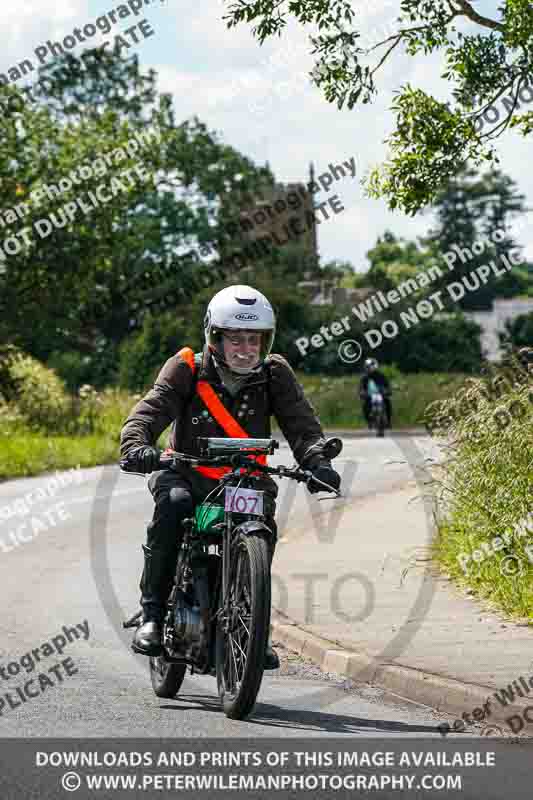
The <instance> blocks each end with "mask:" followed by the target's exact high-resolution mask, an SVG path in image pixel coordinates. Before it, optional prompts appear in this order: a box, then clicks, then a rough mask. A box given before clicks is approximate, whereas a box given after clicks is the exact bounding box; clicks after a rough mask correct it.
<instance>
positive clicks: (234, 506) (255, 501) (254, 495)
mask: <svg viewBox="0 0 533 800" xmlns="http://www.w3.org/2000/svg"><path fill="white" fill-rule="evenodd" d="M263 494H264V493H263V492H256V491H255V489H237V488H235V487H233V486H227V487H226V495H225V505H224V509H225V510H226V511H236V512H237V513H238V514H262V513H263Z"/></svg>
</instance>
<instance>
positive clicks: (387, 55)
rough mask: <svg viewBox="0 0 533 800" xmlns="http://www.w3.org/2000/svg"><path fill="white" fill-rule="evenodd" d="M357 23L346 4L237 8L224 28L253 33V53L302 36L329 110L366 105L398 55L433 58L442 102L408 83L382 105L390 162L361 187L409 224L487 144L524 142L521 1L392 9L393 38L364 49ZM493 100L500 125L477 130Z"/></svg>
mask: <svg viewBox="0 0 533 800" xmlns="http://www.w3.org/2000/svg"><path fill="white" fill-rule="evenodd" d="M362 13H364V8H362V4H361V3H358V2H357V1H355V2H352V0H238V2H236V3H233V4H232V5H231V6H230V8H229V10H228V13H227V14H226V15H225V17H224V18H225V19H226V20H227V24H228V27H232V26H235V25H238V24H242V23H255V25H254V27H253V29H252V32H253V34H254V35H255V36H256V38H257V39H258V40H259V42H260V43H261V44H262V43H263V42H264V41H265V40H266V39H268V38H269V37H271V36H275V35H281V34H282V33H283V31H284V29H285V28H286V27H287V24H288V22H289V21H293V20H296V21H297V22H298V23H299V24H300V25H301V26H302V27H306V26H311V29H312V33H314V34H315V35H311V36H310V42H311V44H312V47H313V50H312V52H313V53H314V54H316V56H317V63H316V66H315V68H314V70H313V72H312V78H313V81H314V83H315V84H316V85H317V86H318V87H320V88H322V90H323V92H324V96H325V99H326V100H328V101H329V102H335V103H336V104H337V106H338V108H342V107H343V106H345V105H346V106H347V107H348V108H350V109H351V108H353V107H354V105H355V104H356V103H358V102H361V103H369V102H370V101H371V100H372V98H373V97H374V96H375V95H376V92H377V79H378V77H379V72H380V70H381V69H382V68H383V65H384V64H385V63H386V62H387V61H389V60H390V59H391V58H393V56H394V55H395V53H397V52H399V51H400V50H403V52H404V53H406V54H407V55H408V56H410V57H413V58H415V57H417V56H422V57H424V56H425V57H427V58H430V57H432V56H433V54H435V53H437V52H439V53H440V55H441V56H442V57H443V61H445V64H446V66H445V68H444V71H443V73H442V77H443V78H444V79H445V80H447V81H448V84H449V88H450V101H449V102H446V101H444V100H441V99H436V98H435V97H433V96H432V95H431V94H428V93H427V92H426V91H424V90H423V89H422V88H420V87H416V86H412V85H410V84H409V83H407V84H404V85H403V86H402V88H401V89H400V90H399V91H398V92H397V94H396V96H395V99H394V103H393V105H392V109H393V111H394V112H395V113H396V128H395V130H394V131H393V132H392V134H391V136H390V138H389V140H388V142H389V145H390V154H389V157H388V159H387V160H386V161H385V163H384V164H383V165H382V166H381V168H378V169H376V170H374V171H373V173H372V174H371V175H370V177H369V180H368V184H367V186H368V190H369V192H370V194H371V195H373V196H384V197H386V198H387V201H388V204H389V206H390V208H401V209H403V210H404V211H405V212H406V213H409V214H414V213H416V212H417V211H418V210H420V209H421V208H423V207H424V206H425V205H427V204H428V203H429V202H430V201H431V200H432V199H433V198H434V197H435V195H436V194H437V192H438V191H439V190H440V188H441V186H442V183H443V181H446V180H448V179H450V178H452V177H453V176H454V175H455V174H456V173H457V171H458V170H459V168H460V167H461V166H462V165H463V164H465V163H466V162H467V161H469V160H470V161H471V162H472V163H473V164H475V165H479V164H481V163H484V162H486V160H492V161H496V160H497V156H496V152H495V150H494V146H493V145H492V140H493V139H495V138H496V137H497V136H499V135H501V134H502V133H503V132H504V131H505V130H506V129H507V128H508V127H516V128H517V130H518V131H519V132H520V133H521V134H523V135H524V136H527V135H529V134H530V133H531V132H532V131H533V112H532V111H529V112H528V111H526V112H525V113H524V112H523V109H521V108H520V102H521V100H523V101H524V102H528V100H527V99H526V97H527V96H528V92H529V100H530V99H531V96H530V95H531V88H529V82H530V77H531V74H532V73H533V6H532V4H531V2H530V0H502V2H500V4H499V6H498V8H497V9H495V10H494V11H493V13H492V14H485V13H481V12H480V11H479V10H477V9H476V8H474V4H473V2H470V1H469V0H400V2H399V14H398V17H397V19H396V30H395V31H394V32H393V33H392V34H391V35H389V36H385V37H384V38H383V39H382V41H380V42H378V43H377V44H375V45H373V46H371V47H362V46H361V39H362V31H361V26H360V14H362ZM317 29H318V33H315V32H316V31H317ZM420 74H421V73H420ZM503 100H505V101H506V104H505V106H504V107H502V112H503V113H502V114H501V116H499V117H498V119H496V120H495V121H494V122H493V123H492V124H490V123H489V124H487V125H483V123H484V121H485V119H487V120H490V116H487V117H486V118H485V117H484V114H485V112H486V110H487V109H489V108H490V107H491V106H492V105H493V104H494V103H496V102H501V101H503ZM493 119H494V117H493ZM482 125H483V127H482Z"/></svg>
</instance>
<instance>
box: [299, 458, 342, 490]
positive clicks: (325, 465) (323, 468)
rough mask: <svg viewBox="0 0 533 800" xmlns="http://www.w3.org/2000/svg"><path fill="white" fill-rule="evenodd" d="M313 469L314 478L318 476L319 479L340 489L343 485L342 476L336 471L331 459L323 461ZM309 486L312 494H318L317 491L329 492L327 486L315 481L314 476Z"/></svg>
mask: <svg viewBox="0 0 533 800" xmlns="http://www.w3.org/2000/svg"><path fill="white" fill-rule="evenodd" d="M311 471H312V473H313V477H314V478H318V480H319V481H324V483H327V484H328V486H332V487H333V488H334V489H338V488H339V486H340V485H341V476H340V475H339V473H338V472H335V470H334V469H333V467H332V466H331V463H330V462H329V461H323V462H322V463H321V464H319V465H318V466H317V467H315V468H314V469H312V470H311ZM307 488H308V489H309V491H310V492H311V494H316V492H327V489H326V487H325V486H321V485H320V484H319V483H315V482H314V481H313V479H312V478H311V480H310V481H309V483H308V484H307Z"/></svg>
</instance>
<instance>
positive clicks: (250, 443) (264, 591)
mask: <svg viewBox="0 0 533 800" xmlns="http://www.w3.org/2000/svg"><path fill="white" fill-rule="evenodd" d="M199 442H200V446H201V450H200V452H201V456H200V457H193V456H189V455H185V454H183V453H172V454H165V453H163V454H162V455H161V457H160V466H159V469H165V468H166V469H172V468H173V467H175V466H177V465H178V464H190V465H195V466H216V467H221V466H228V467H231V468H232V470H231V472H228V473H227V474H225V475H223V476H222V478H221V479H220V480H219V483H218V486H217V487H216V488H215V489H214V490H213V491H212V492H211V493H210V494H209V495H208V496H207V497H206V498H205V500H204V501H203V502H202V503H201V504H200V505H198V506H197V507H196V509H195V512H194V517H192V518H190V519H187V520H184V521H183V523H182V527H183V540H182V546H181V548H180V551H179V553H178V559H177V564H176V574H175V579H174V586H173V588H172V591H171V593H170V596H169V598H168V601H167V613H166V616H165V619H164V623H163V635H162V642H163V653H162V654H161V655H159V656H155V657H150V677H151V683H152V687H153V690H154V692H155V694H156V695H157V696H158V697H169V698H170V697H175V696H176V694H177V693H178V691H179V690H180V688H181V684H182V682H183V679H184V677H185V673H186V670H187V666H189V667H190V670H191V674H194V672H197V673H200V674H211V675H216V679H217V687H218V694H219V696H220V700H221V703H222V707H223V710H224V712H225V714H226V715H227V716H228V717H229V718H231V719H244V718H245V717H247V716H248V715H249V714H250V713H251V712H252V710H253V708H254V705H255V702H256V698H257V695H258V692H259V689H260V686H261V681H262V679H263V668H264V656H265V650H266V646H267V641H268V634H269V629H270V603H271V579H270V559H269V551H268V548H269V541H270V540H271V538H272V536H273V532H272V530H271V529H270V528H269V527H268V525H267V522H266V518H267V514H266V513H265V512H266V511H267V509H266V502H265V501H266V500H267V498H266V497H264V494H265V493H264V492H262V491H258V490H257V489H256V488H254V487H255V486H256V485H257V481H258V480H260V479H261V476H262V475H277V476H279V477H283V478H290V479H292V480H296V481H301V482H305V483H308V482H309V481H310V480H311V479H313V481H315V482H316V483H318V484H322V486H323V488H324V491H327V492H333V493H334V494H335V495H336V496H340V492H338V491H337V490H336V489H334V488H333V487H331V486H329V485H328V484H326V483H323V482H322V481H318V479H316V478H313V475H312V473H311V472H310V471H309V470H302V469H299V468H296V467H294V468H288V467H284V466H279V467H269V466H267V465H266V464H262V463H259V462H258V461H257V460H255V458H252V456H253V457H256V456H267V455H272V454H273V453H274V450H276V449H277V447H278V446H279V445H278V442H277V441H275V440H274V439H252V438H239V439H235V438H199ZM341 451H342V442H341V440H340V439H329V440H328V441H327V442H326V445H325V448H324V456H325V457H326V458H328V459H333V458H335V457H336V456H338V455H339V453H340V452H341ZM120 466H121V469H122V470H123V471H124V472H132V471H135V470H134V468H132V465H131V464H130V463H129V462H128V460H127V459H123V460H121V461H120ZM258 473H259V474H258ZM141 615H142V611H139V612H137V613H136V614H135V615H134V616H133V617H131V619H129V620H127V621H125V622H123V627H124V628H131V627H138V626H139V625H140V624H141Z"/></svg>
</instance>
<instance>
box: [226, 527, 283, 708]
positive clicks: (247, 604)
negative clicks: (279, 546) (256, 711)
mask: <svg viewBox="0 0 533 800" xmlns="http://www.w3.org/2000/svg"><path fill="white" fill-rule="evenodd" d="M228 594H229V598H228V600H229V602H228V604H227V605H226V606H225V607H224V608H223V609H222V613H221V614H220V616H219V622H218V626H217V641H216V667H217V684H218V692H219V695H220V698H221V701H222V704H223V707H224V712H225V714H226V715H227V716H228V717H230V718H231V719H243V718H244V717H246V716H247V715H248V714H250V712H251V711H252V709H253V707H254V705H255V701H256V698H257V694H258V692H259V688H260V686H261V681H262V679H263V669H264V661H265V650H266V645H267V640H268V631H269V626H270V565H269V558H268V547H267V543H266V540H265V539H264V538H263V537H262V536H260V535H258V534H251V535H245V534H244V533H239V534H238V535H237V537H236V540H235V542H234V544H233V547H232V551H231V566H230V577H229V586H228Z"/></svg>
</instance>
